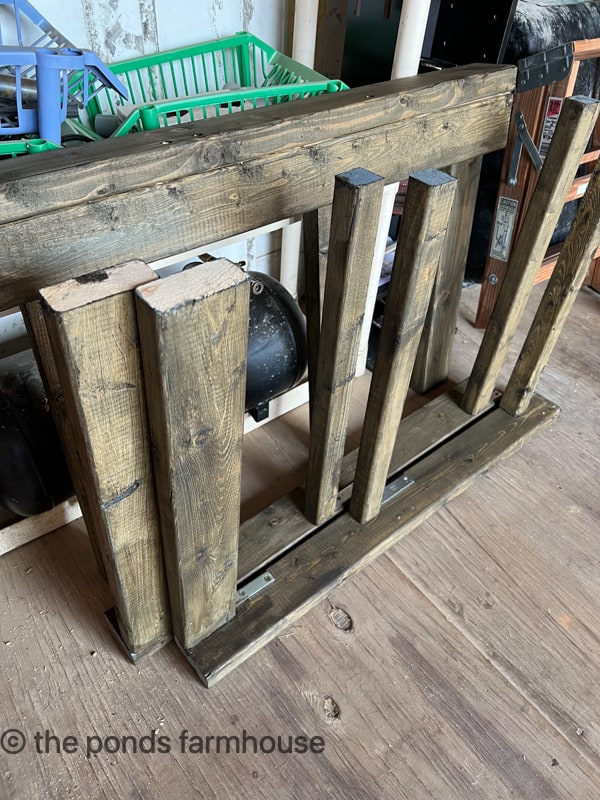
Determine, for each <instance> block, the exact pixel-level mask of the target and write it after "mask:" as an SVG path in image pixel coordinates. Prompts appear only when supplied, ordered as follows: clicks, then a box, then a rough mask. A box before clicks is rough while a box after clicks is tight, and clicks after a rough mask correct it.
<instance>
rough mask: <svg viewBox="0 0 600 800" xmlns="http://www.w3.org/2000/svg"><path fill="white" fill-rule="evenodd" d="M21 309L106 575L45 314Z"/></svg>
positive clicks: (34, 305) (88, 481) (35, 305)
mask: <svg viewBox="0 0 600 800" xmlns="http://www.w3.org/2000/svg"><path fill="white" fill-rule="evenodd" d="M154 277H156V276H154ZM21 312H22V314H23V319H24V320H25V325H26V327H27V330H28V332H29V335H30V337H31V341H32V344H33V351H34V353H35V357H36V361H37V363H38V367H39V370H40V375H41V377H42V381H43V383H44V388H45V389H46V392H47V394H48V401H49V403H50V410H51V412H52V418H53V419H54V424H55V425H56V429H57V431H58V435H59V438H60V442H61V444H62V448H63V450H64V453H65V460H66V462H67V466H68V467H69V474H70V475H71V480H72V481H73V487H74V489H75V494H76V495H77V499H78V501H79V505H80V508H81V512H82V514H83V516H84V519H85V521H86V529H87V533H88V537H89V540H90V544H91V545H92V550H93V551H94V556H95V558H96V563H97V565H98V569H99V570H100V572H101V573H102V575H103V576H104V577H107V576H106V567H105V565H104V558H105V557H104V552H103V536H102V534H101V533H99V532H98V531H97V530H96V525H95V521H94V520H95V515H96V510H95V508H94V503H95V499H94V495H93V491H92V487H93V485H94V481H93V476H92V473H91V472H90V471H89V462H88V459H87V458H85V456H83V454H82V452H81V447H82V442H81V439H80V438H79V439H78V437H76V436H75V435H74V432H73V428H72V426H71V423H70V420H69V417H68V414H67V410H66V409H65V400H64V394H63V389H62V385H61V383H60V377H59V374H58V368H57V366H56V359H55V358H54V352H53V350H52V344H51V342H50V335H49V333H48V325H47V314H46V313H44V309H43V306H42V302H41V300H33V301H32V302H31V303H27V304H26V305H24V306H21Z"/></svg>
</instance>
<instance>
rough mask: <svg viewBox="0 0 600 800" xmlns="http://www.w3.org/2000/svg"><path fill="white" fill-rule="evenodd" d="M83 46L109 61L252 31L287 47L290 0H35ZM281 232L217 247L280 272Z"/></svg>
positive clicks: (266, 269) (265, 269)
mask: <svg viewBox="0 0 600 800" xmlns="http://www.w3.org/2000/svg"><path fill="white" fill-rule="evenodd" d="M30 2H32V3H33V5H34V6H35V7H36V8H37V9H38V11H39V12H40V13H41V14H43V15H44V17H46V19H47V20H48V21H49V22H50V23H51V24H52V25H53V26H54V27H55V28H57V29H58V30H59V31H60V32H61V33H62V34H63V35H64V36H66V37H67V39H69V40H70V41H71V42H73V44H75V45H76V46H78V47H82V48H86V49H90V50H93V51H94V52H95V53H96V54H97V55H99V56H100V58H102V59H103V60H104V61H105V62H106V63H108V64H110V63H111V62H115V61H120V60H122V59H129V58H134V57H136V56H139V55H144V54H150V53H155V52H157V51H158V50H162V51H164V50H171V49H174V48H177V47H182V46H184V45H189V44H196V43H199V42H206V41H209V40H210V39H218V38H223V37H225V36H230V35H231V34H234V33H236V32H237V31H242V30H245V31H249V32H250V33H254V34H255V35H256V36H258V37H259V38H260V39H262V40H263V41H265V42H267V43H268V44H270V45H271V46H272V47H275V48H276V49H277V50H283V49H284V41H285V30H286V19H287V17H286V14H287V0H196V1H195V2H194V1H193V0H192V1H191V2H190V0H30ZM280 242H281V236H280V235H276V234H270V235H264V236H260V237H256V238H255V239H254V240H249V242H248V244H247V245H246V244H238V245H235V246H230V247H228V248H227V249H226V250H225V251H223V252H220V251H219V252H217V251H216V249H215V248H212V249H211V252H213V253H214V254H215V255H224V256H226V257H228V258H231V259H232V260H234V261H245V262H246V264H247V267H248V269H251V270H258V271H261V272H269V273H271V274H277V270H278V263H279V248H280Z"/></svg>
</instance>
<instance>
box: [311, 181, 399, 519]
mask: <svg viewBox="0 0 600 800" xmlns="http://www.w3.org/2000/svg"><path fill="white" fill-rule="evenodd" d="M382 196H383V178H380V177H379V176H378V175H374V174H373V173H372V172H368V171H367V170H364V169H353V170H350V171H349V172H347V173H343V174H341V175H337V176H336V179H335V192H334V197H333V209H332V221H331V233H330V237H329V255H328V262H327V278H326V282H325V297H324V300H323V314H322V325H321V336H320V343H319V351H318V356H317V367H316V374H315V375H314V376H313V377H314V385H313V388H312V393H313V397H314V402H313V408H312V417H311V429H310V444H309V456H308V474H307V478H306V507H305V514H306V516H307V517H308V518H309V519H310V520H312V521H313V522H314V523H315V524H319V523H321V522H323V521H324V520H326V519H327V518H328V517H329V516H331V514H332V513H333V511H334V509H335V504H336V497H337V492H338V485H339V477H340V468H341V461H342V457H343V455H344V442H345V438H346V427H347V423H348V412H349V405H350V399H351V393H352V380H353V378H354V373H355V370H356V359H357V356H358V346H359V342H360V332H361V327H362V323H363V320H364V313H365V303H366V297H367V289H368V284H369V275H370V271H371V262H372V258H373V251H374V249H375V238H376V235H377V222H378V219H379V211H380V207H381V198H382Z"/></svg>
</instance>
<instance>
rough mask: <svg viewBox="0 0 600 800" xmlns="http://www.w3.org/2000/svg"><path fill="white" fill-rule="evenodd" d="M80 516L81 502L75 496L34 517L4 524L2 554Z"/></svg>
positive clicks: (0, 537) (1, 532)
mask: <svg viewBox="0 0 600 800" xmlns="http://www.w3.org/2000/svg"><path fill="white" fill-rule="evenodd" d="M79 517H81V509H80V508H79V503H78V502H77V500H76V499H75V498H71V499H70V500H65V502H63V503H60V505H58V506H54V508H51V509H50V510H49V511H43V512H42V513H41V514H36V515H35V516H34V517H25V518H24V519H17V520H15V521H14V522H10V523H9V524H7V525H2V527H0V556H3V555H5V554H6V553H10V551H11V550H15V549H16V548H17V547H22V546H23V545H24V544H28V543H29V542H32V541H33V540H34V539H37V538H39V537H40V536H45V535H46V534H47V533H52V531H55V530H57V529H58V528H62V527H64V526H65V525H68V524H69V523H70V522H73V521H74V520H76V519H79Z"/></svg>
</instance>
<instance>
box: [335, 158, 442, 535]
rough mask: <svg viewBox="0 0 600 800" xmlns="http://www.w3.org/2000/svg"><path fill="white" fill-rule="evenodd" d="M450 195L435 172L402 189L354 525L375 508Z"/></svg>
mask: <svg viewBox="0 0 600 800" xmlns="http://www.w3.org/2000/svg"><path fill="white" fill-rule="evenodd" d="M455 190H456V180H455V179H454V178H451V177H450V176H448V175H446V174H445V173H443V172H439V171H438V170H425V171H423V172H419V173H416V174H415V175H413V176H411V178H410V179H409V182H408V191H407V195H406V203H405V206H404V214H403V216H402V224H401V228H400V237H399V240H398V246H397V248H396V256H395V259H394V268H393V270H392V275H391V279H390V286H389V291H388V297H387V302H386V308H385V313H384V317H383V327H382V330H381V337H380V340H379V350H378V352H377V359H376V362H375V370H374V372H373V378H372V381H371V390H370V392H369V400H368V403H367V411H366V414H365V423H364V426H363V431H362V437H361V442H360V449H359V452H358V461H357V465H356V474H355V477H354V488H353V491H352V499H351V501H350V512H351V513H352V514H353V515H354V516H355V517H356V519H358V520H359V521H360V522H362V523H365V522H368V521H369V520H371V519H373V518H374V517H376V516H377V514H378V513H379V509H380V507H381V499H382V496H383V490H384V488H385V482H386V479H387V475H388V470H389V466H390V461H391V458H392V451H393V449H394V443H395V441H396V434H397V432H398V426H399V425H400V419H401V417H402V409H403V408H404V402H405V400H406V394H407V392H408V386H409V382H410V376H411V372H412V369H413V364H414V363H415V357H416V354H417V348H418V346H419V341H420V339H421V334H422V332H423V325H424V323H425V317H426V315H427V307H428V304H429V301H430V298H431V293H432V289H433V285H434V280H435V276H436V272H437V269H438V264H439V262H440V256H441V254H442V253H443V249H444V242H445V241H446V230H447V229H448V223H449V219H450V212H451V208H452V201H453V199H454V194H455Z"/></svg>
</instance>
